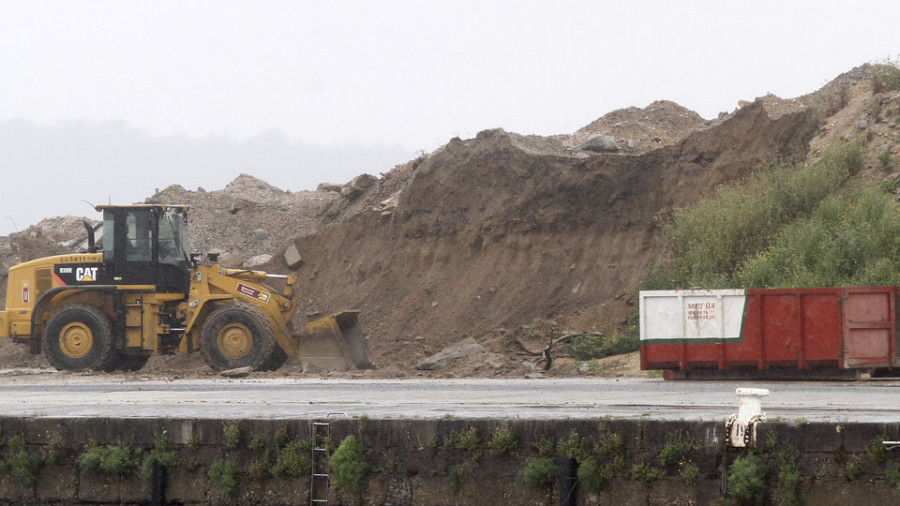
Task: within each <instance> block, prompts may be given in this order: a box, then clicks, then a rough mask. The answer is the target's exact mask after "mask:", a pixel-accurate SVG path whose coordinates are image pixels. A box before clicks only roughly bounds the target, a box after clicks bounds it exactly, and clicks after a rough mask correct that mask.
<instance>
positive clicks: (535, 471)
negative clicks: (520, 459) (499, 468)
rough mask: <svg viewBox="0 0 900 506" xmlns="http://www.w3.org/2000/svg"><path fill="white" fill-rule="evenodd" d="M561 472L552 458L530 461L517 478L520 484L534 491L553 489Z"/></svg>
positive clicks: (520, 470)
mask: <svg viewBox="0 0 900 506" xmlns="http://www.w3.org/2000/svg"><path fill="white" fill-rule="evenodd" d="M558 475H559V470H558V469H557V468H556V464H554V463H553V459H551V458H550V457H537V458H533V459H528V461H527V462H526V463H525V465H524V466H523V467H522V469H519V473H518V475H517V477H516V479H517V480H518V482H519V483H521V484H523V485H525V486H526V487H528V488H533V489H539V490H540V489H551V488H553V482H554V481H556V478H557V476H558Z"/></svg>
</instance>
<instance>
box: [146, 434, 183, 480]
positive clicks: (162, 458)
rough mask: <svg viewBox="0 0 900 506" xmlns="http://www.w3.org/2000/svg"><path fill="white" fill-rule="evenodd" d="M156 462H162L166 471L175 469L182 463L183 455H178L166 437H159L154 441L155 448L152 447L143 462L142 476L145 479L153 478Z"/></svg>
mask: <svg viewBox="0 0 900 506" xmlns="http://www.w3.org/2000/svg"><path fill="white" fill-rule="evenodd" d="M156 462H159V463H160V464H162V466H163V467H164V468H165V469H166V471H169V472H171V471H173V470H175V468H176V467H178V465H179V464H181V457H179V456H178V453H177V452H176V451H175V450H170V449H169V442H168V441H166V439H165V438H160V439H157V440H156V441H155V442H154V443H153V448H152V449H150V451H149V452H148V453H147V455H146V456H145V457H144V461H143V462H142V463H141V476H143V477H144V479H145V480H147V481H150V480H152V479H153V464H155V463H156Z"/></svg>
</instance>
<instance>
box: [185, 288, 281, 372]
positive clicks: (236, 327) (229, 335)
mask: <svg viewBox="0 0 900 506" xmlns="http://www.w3.org/2000/svg"><path fill="white" fill-rule="evenodd" d="M275 346H276V344H275V331H274V330H273V329H272V324H271V323H269V320H268V319H266V317H265V315H263V313H262V311H260V310H259V309H256V308H255V307H253V306H249V305H247V304H229V305H227V306H222V307H220V308H218V309H216V310H214V311H213V312H212V313H210V314H209V316H208V317H207V318H206V321H205V322H204V323H203V327H202V328H201V329H200V349H201V350H202V351H203V359H204V360H205V361H206V363H207V365H209V366H210V367H211V368H212V369H214V370H216V371H224V370H228V369H237V368H238V367H251V368H253V369H254V370H257V369H261V368H262V367H263V366H264V365H265V363H266V361H267V359H268V358H269V357H270V356H271V355H272V351H273V350H274V349H275Z"/></svg>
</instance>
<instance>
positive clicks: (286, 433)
mask: <svg viewBox="0 0 900 506" xmlns="http://www.w3.org/2000/svg"><path fill="white" fill-rule="evenodd" d="M273 439H274V441H275V445H276V446H284V445H286V444H288V443H290V442H291V433H290V429H289V428H288V424H287V422H281V423H280V424H278V427H276V428H275V437H274V438H273Z"/></svg>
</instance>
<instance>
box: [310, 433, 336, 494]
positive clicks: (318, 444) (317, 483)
mask: <svg viewBox="0 0 900 506" xmlns="http://www.w3.org/2000/svg"><path fill="white" fill-rule="evenodd" d="M310 432H311V434H310V439H311V440H312V457H311V459H310V460H311V465H310V468H311V473H312V476H311V478H312V479H311V480H310V482H309V504H310V506H313V505H326V504H328V488H329V486H330V485H331V483H330V481H331V477H330V476H329V474H328V448H327V443H328V441H329V440H330V439H331V423H329V422H312V425H310Z"/></svg>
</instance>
